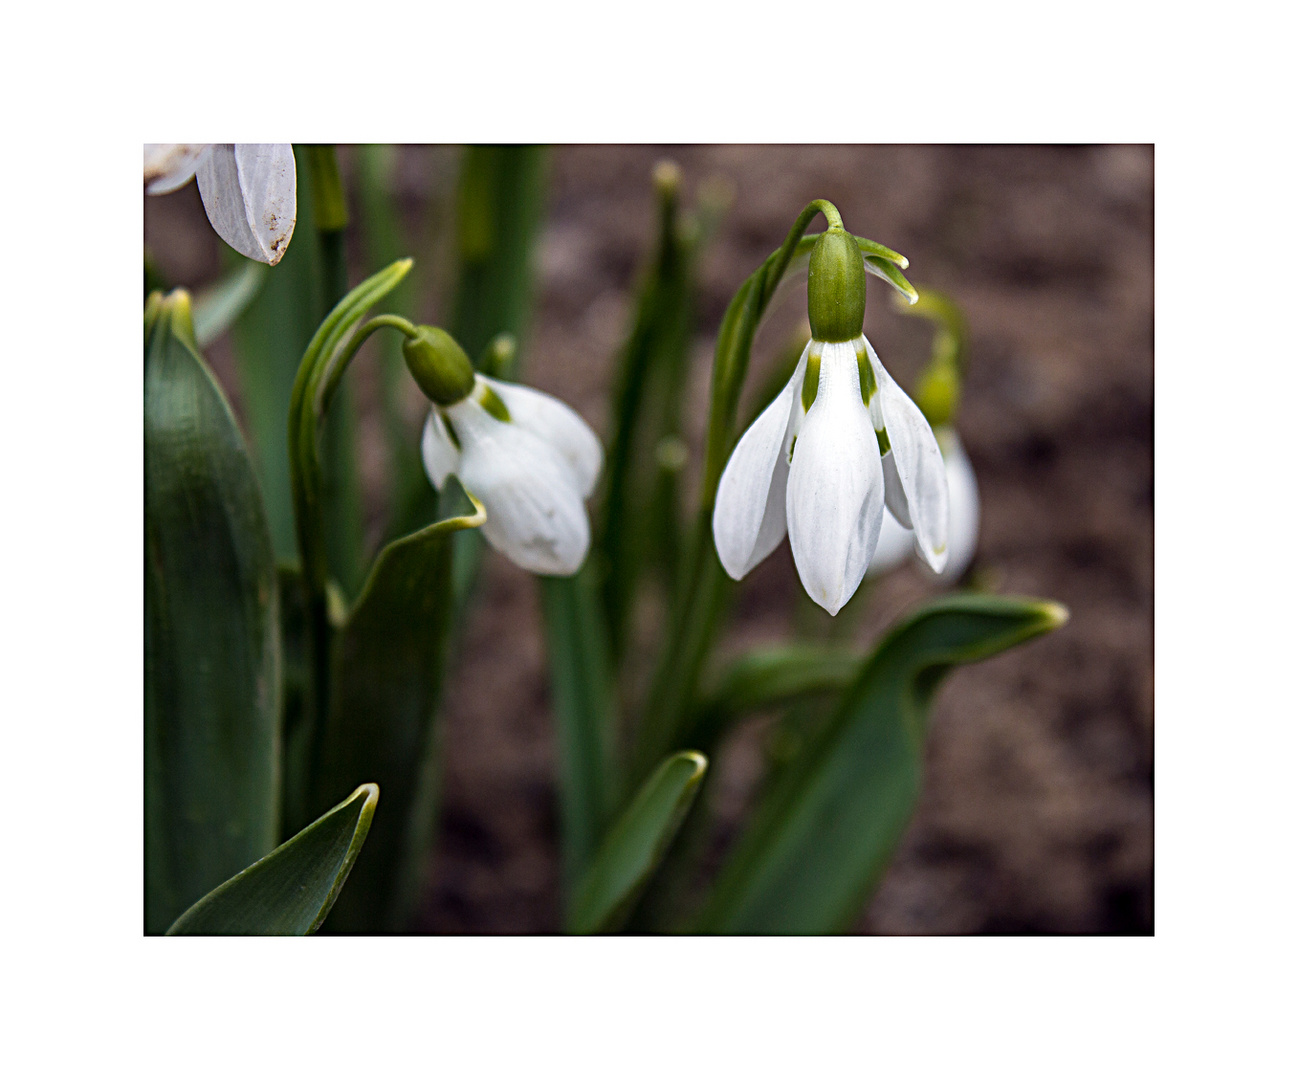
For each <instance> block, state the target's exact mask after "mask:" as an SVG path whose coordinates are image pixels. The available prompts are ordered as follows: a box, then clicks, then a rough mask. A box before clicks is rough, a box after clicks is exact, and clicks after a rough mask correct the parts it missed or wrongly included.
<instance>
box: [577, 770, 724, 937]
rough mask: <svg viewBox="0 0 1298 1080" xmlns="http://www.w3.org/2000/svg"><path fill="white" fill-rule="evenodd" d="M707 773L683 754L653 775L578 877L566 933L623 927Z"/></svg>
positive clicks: (588, 932)
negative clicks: (579, 881)
mask: <svg viewBox="0 0 1298 1080" xmlns="http://www.w3.org/2000/svg"><path fill="white" fill-rule="evenodd" d="M707 768H708V759H707V758H705V757H704V756H703V755H702V754H700V753H697V752H695V751H693V750H685V751H682V752H680V753H678V754H673V755H672V756H671V757H669V758H667V759H666V760H665V761H664V762H663V763H662V764H661V765H659V766H658V768H657V769H656V770H654V772H653V774H652V775H651V776H650V777H649V779H648V780H646V781H645V782H644V784H643V786H642V787H641V788H640V790H639V791H638V792H637V793H636V796H635V798H634V799H632V800H631V803H630V805H629V806H628V807H627V808H626V810H624V811H623V813H622V814H621V816H620V817H619V818H618V819H617V821H615V822H614V823H613V826H612V828H610V829H609V832H608V836H607V837H606V838H605V839H604V842H603V843H602V844H601V845H600V848H599V851H598V852H597V853H596V855H595V859H594V861H593V862H592V863H591V865H590V869H589V870H587V871H586V874H585V876H584V877H583V878H582V881H581V884H580V885H579V886H578V889H577V894H576V897H575V898H574V902H573V905H572V913H571V915H570V916H569V919H568V931H569V933H573V934H598V933H607V932H609V931H612V930H616V929H618V928H619V927H620V926H621V925H622V923H623V922H624V921H625V919H626V917H627V915H629V914H630V912H631V908H632V906H633V905H634V904H635V901H636V898H637V897H638V896H639V895H640V892H641V891H642V890H643V889H644V887H645V885H647V884H648V882H649V878H650V876H651V875H652V874H653V872H654V870H656V869H657V867H658V865H659V863H661V862H662V859H663V856H664V855H665V854H666V852H667V848H668V846H669V845H670V844H671V842H672V840H673V838H674V837H675V836H676V833H677V830H678V829H679V828H680V826H681V822H683V821H684V820H685V815H686V814H687V813H688V812H689V808H690V806H691V804H692V803H693V802H694V796H695V795H697V794H698V788H699V783H700V781H702V779H703V775H704V773H705V772H706V771H707Z"/></svg>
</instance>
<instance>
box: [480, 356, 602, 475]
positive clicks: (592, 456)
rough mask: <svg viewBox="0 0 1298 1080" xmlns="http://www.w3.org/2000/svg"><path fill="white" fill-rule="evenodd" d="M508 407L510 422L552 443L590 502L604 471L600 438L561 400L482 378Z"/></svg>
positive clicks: (528, 388)
mask: <svg viewBox="0 0 1298 1080" xmlns="http://www.w3.org/2000/svg"><path fill="white" fill-rule="evenodd" d="M478 378H479V379H481V380H482V381H483V382H484V383H486V384H487V385H488V386H490V387H491V389H492V390H494V391H495V392H496V394H497V395H498V396H499V397H500V400H501V401H503V402H504V403H505V408H507V409H508V410H509V416H510V419H511V420H512V421H513V422H514V423H515V424H517V425H518V426H519V427H521V428H523V430H525V431H530V432H531V433H532V434H533V435H537V436H539V437H540V438H541V439H542V440H544V441H545V442H547V443H549V444H550V445H551V446H553V447H554V448H555V449H556V450H558V451H559V453H560V455H561V456H562V457H563V458H564V459H565V460H567V462H568V464H569V465H571V466H572V470H573V472H574V473H575V474H576V477H577V482H578V484H579V485H580V487H581V495H582V498H584V499H588V498H590V494H591V492H593V491H594V490H595V481H597V480H598V479H599V472H600V469H602V468H603V467H604V448H603V447H602V446H600V444H599V437H598V436H597V435H596V434H595V432H594V431H592V430H591V427H590V425H589V424H587V423H586V421H585V420H583V419H582V418H581V417H580V416H579V415H578V414H577V412H576V410H574V409H571V408H569V407H568V406H567V405H565V404H564V403H563V402H562V401H560V400H559V399H558V398H555V397H551V396H550V395H549V394H543V393H541V391H540V390H533V389H532V388H531V387H530V386H520V385H518V384H517V383H507V382H500V381H499V380H497V379H489V378H487V376H485V375H479V376H478Z"/></svg>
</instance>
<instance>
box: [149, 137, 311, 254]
mask: <svg viewBox="0 0 1298 1080" xmlns="http://www.w3.org/2000/svg"><path fill="white" fill-rule="evenodd" d="M195 176H197V177H198V193H199V195H200V196H201V197H202V199H203V208H204V209H205V210H206V211H207V219H208V221H210V222H211V223H212V228H214V229H215V230H216V232H217V234H218V235H219V236H220V237H221V239H222V240H224V241H225V242H226V243H227V244H229V245H230V246H231V247H232V248H234V250H235V251H237V252H239V254H241V255H245V256H247V257H248V258H249V259H256V260H257V261H258V262H264V263H269V264H270V265H271V266H274V265H275V264H276V263H277V262H279V260H280V259H282V258H283V257H284V252H285V251H287V250H288V243H289V240H290V239H291V238H292V236H293V227H294V225H295V224H296V223H297V166H296V164H295V163H294V160H293V147H292V146H291V145H290V144H288V143H145V144H144V190H145V193H146V194H149V195H165V194H166V193H167V192H169V191H175V190H176V189H177V188H180V187H183V186H184V185H185V184H187V183H189V181H190V180H191V179H193V177H195Z"/></svg>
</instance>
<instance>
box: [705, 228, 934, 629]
mask: <svg viewBox="0 0 1298 1080" xmlns="http://www.w3.org/2000/svg"><path fill="white" fill-rule="evenodd" d="M807 308H808V317H809V320H810V322H811V333H812V337H811V341H809V342H808V343H807V347H806V349H804V350H803V354H802V358H801V359H800V360H799V361H798V366H797V368H796V369H795V370H794V373H793V377H792V378H791V379H790V380H789V382H788V383H787V384H786V385H785V387H784V389H783V391H781V393H780V394H779V396H777V397H776V399H775V400H774V401H773V402H771V404H770V405H769V406H767V408H766V409H765V411H764V412H763V413H762V414H761V416H759V417H758V418H757V420H756V421H755V422H754V423H753V425H752V427H750V428H749V429H748V431H746V432H745V433H744V435H743V437H742V438H741V439H740V440H739V444H738V446H736V447H735V450H734V453H733V454H732V455H731V457H730V460H729V462H728V463H727V465H726V468H725V471H724V472H723V473H722V476H721V482H720V485H719V487H718V489H717V501H716V507H715V509H714V511H713V517H712V529H713V536H714V538H715V540H716V546H717V554H718V556H719V557H720V560H721V565H722V566H723V567H724V568H725V571H726V573H727V574H729V575H730V576H731V577H732V578H735V579H736V580H737V579H739V578H742V577H743V576H744V575H745V574H747V573H748V572H749V571H750V570H751V569H752V568H753V567H754V566H756V565H757V564H758V563H759V562H761V561H762V560H763V559H765V558H766V557H767V556H768V555H769V554H770V553H771V552H772V551H774V550H775V548H776V547H777V546H778V545H779V543H780V541H781V540H782V539H783V538H784V534H785V532H786V531H787V532H788V534H789V545H790V547H791V548H792V550H793V561H794V563H795V565H796V566H797V568H798V576H799V578H800V579H801V581H802V585H803V588H805V589H806V590H807V594H808V595H809V596H810V597H811V598H812V599H813V600H814V601H815V602H816V603H817V604H819V605H820V606H821V607H823V608H824V609H825V610H826V611H828V612H829V613H830V614H831V615H836V614H838V612H839V610H841V608H842V607H843V605H844V604H846V603H847V601H848V600H849V599H851V597H852V595H853V594H854V593H855V592H856V590H857V588H858V586H859V585H860V584H861V580H862V578H863V577H864V576H865V572H866V568H867V567H868V566H869V565H870V562H871V559H872V558H873V556H874V553H875V548H876V546H877V544H878V542H879V534H880V530H881V528H882V525H883V517H884V507H885V505H886V506H887V508H888V509H889V510H890V511H891V512H892V514H893V516H894V517H896V518H897V520H898V521H899V522H901V523H902V524H904V525H905V526H906V527H907V528H909V529H912V530H913V532H914V534H915V542H916V546H917V548H918V550H919V551H920V553H921V555H922V556H923V558H924V560H925V561H926V562H927V563H928V564H929V566H930V567H932V568H933V570H934V571H936V572H941V571H942V569H943V568H944V567H945V565H946V563H947V559H948V552H947V526H948V493H947V480H946V470H945V468H944V467H943V463H942V454H941V451H940V450H939V449H938V445H937V440H936V439H935V438H934V435H933V432H932V429H931V428H930V427H929V424H928V421H927V420H925V419H924V415H923V413H921V412H920V410H919V408H918V406H916V405H915V403H914V402H913V401H911V399H910V398H909V397H907V396H906V394H905V392H904V391H903V390H902V389H901V387H900V386H898V385H897V383H896V382H895V381H894V380H893V378H892V376H891V375H889V374H888V372H887V370H886V369H885V368H884V366H883V364H882V363H881V362H880V360H879V357H878V355H877V354H876V353H875V351H874V348H873V347H872V346H871V345H870V343H869V341H867V340H866V338H865V335H864V334H863V333H862V325H863V323H864V318H865V271H864V267H863V265H862V260H861V255H860V252H859V250H858V249H857V246H856V242H855V241H854V240H853V239H852V237H851V236H850V235H848V234H847V233H846V232H845V231H844V230H843V229H842V226H841V223H840V224H837V225H835V224H834V223H833V222H832V221H831V227H830V229H829V230H828V231H826V232H825V233H824V234H822V236H821V237H820V239H819V240H817V242H816V245H815V247H814V248H813V250H812V255H811V265H810V272H809V276H808V283H807Z"/></svg>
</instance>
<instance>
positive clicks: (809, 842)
mask: <svg viewBox="0 0 1298 1080" xmlns="http://www.w3.org/2000/svg"><path fill="white" fill-rule="evenodd" d="M1066 618H1067V613H1066V612H1065V611H1064V609H1063V608H1062V607H1060V606H1059V605H1058V604H1053V603H1049V602H1047V601H1041V600H1025V599H1016V598H1012V597H996V596H977V595H972V594H965V595H958V596H950V597H946V598H944V599H941V600H938V601H935V602H933V603H931V604H928V605H926V606H925V607H923V608H921V609H920V610H918V611H917V612H915V613H914V614H912V615H911V617H910V618H908V619H907V620H906V621H905V622H904V623H902V624H901V625H900V626H899V627H897V628H896V629H895V630H893V631H892V632H891V633H890V634H889V635H888V636H887V638H885V639H884V641H883V643H882V644H881V645H880V646H879V648H878V649H877V650H876V652H875V653H874V655H873V656H872V657H870V658H869V659H868V660H867V661H866V662H865V663H864V664H863V665H862V669H861V671H860V674H859V675H858V676H857V678H856V680H855V681H854V682H853V684H852V685H851V686H850V687H849V688H848V690H847V692H846V693H845V694H844V695H843V698H842V700H841V701H840V703H839V705H838V707H837V709H836V710H835V712H834V714H833V716H832V718H831V719H830V720H829V722H828V723H826V724H825V725H824V726H823V727H822V728H821V729H820V730H818V731H817V732H816V733H815V734H814V735H813V737H812V739H811V741H810V743H809V744H808V745H807V746H806V747H805V748H804V749H803V750H802V751H801V752H800V753H799V755H798V756H797V757H796V758H794V759H793V760H792V761H791V762H790V763H789V764H788V765H787V766H786V767H785V768H784V770H783V771H782V772H781V773H780V774H779V775H778V776H777V777H776V780H775V782H774V783H773V784H772V785H771V788H770V790H769V792H768V793H767V795H766V797H765V798H764V799H763V801H762V802H761V804H760V805H759V806H758V808H757V810H756V812H755V813H754V815H753V817H752V819H751V823H750V825H749V827H748V830H747V832H746V833H745V834H744V835H743V836H742V837H741V838H740V840H739V842H738V844H737V845H736V847H735V850H734V851H733V852H732V854H731V855H730V857H729V859H728V860H727V862H726V864H725V865H724V866H723V867H722V870H721V874H720V876H719V877H718V879H717V882H716V885H715V886H714V888H713V891H712V893H711V895H710V897H709V899H708V901H707V903H706V904H705V906H704V909H703V911H702V912H701V913H700V915H699V917H698V919H697V921H696V923H695V925H694V927H693V928H694V929H695V930H696V931H702V932H710V933H732V934H760V933H767V934H791V933H802V934H817V933H819V934H828V933H841V932H843V931H844V930H846V929H847V928H849V927H850V926H851V924H852V921H853V920H854V919H855V918H856V917H857V915H858V914H859V913H860V910H861V906H862V904H863V903H864V902H865V900H866V898H867V897H868V896H869V895H870V893H871V892H872V890H873V889H874V887H875V885H876V884H877V883H878V881H879V879H880V878H881V877H882V875H883V872H884V870H885V869H886V867H887V865H888V861H889V859H890V858H891V856H892V852H893V850H894V849H895V847H896V845H897V841H898V840H899V839H900V838H901V834H902V832H903V830H904V829H905V827H906V824H907V822H909V820H910V818H911V815H912V814H913V813H914V810H915V804H916V802H917V800H918V798H919V792H920V784H921V773H922V766H923V744H924V734H925V729H926V726H927V715H928V708H929V704H930V702H931V701H932V697H933V693H934V691H935V690H936V688H937V686H938V684H939V682H940V681H941V679H942V677H943V676H944V675H945V674H946V673H947V672H948V671H949V670H950V669H951V668H952V667H953V666H954V665H956V664H963V663H969V662H971V661H974V660H981V659H985V658H986V657H988V656H992V655H994V654H996V653H998V652H1001V651H1003V650H1005V649H1008V648H1009V647H1011V646H1012V645H1015V644H1017V643H1019V642H1021V641H1025V640H1027V639H1028V638H1031V637H1036V636H1037V635H1039V634H1043V633H1046V632H1047V631H1049V630H1052V629H1054V628H1056V627H1058V626H1060V625H1062V623H1063V622H1064V620H1065V619H1066Z"/></svg>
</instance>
